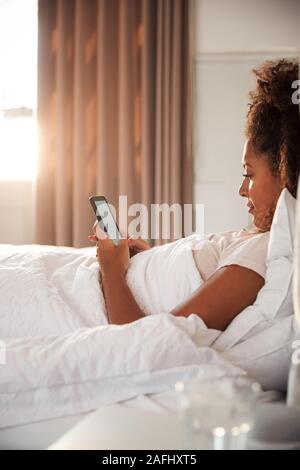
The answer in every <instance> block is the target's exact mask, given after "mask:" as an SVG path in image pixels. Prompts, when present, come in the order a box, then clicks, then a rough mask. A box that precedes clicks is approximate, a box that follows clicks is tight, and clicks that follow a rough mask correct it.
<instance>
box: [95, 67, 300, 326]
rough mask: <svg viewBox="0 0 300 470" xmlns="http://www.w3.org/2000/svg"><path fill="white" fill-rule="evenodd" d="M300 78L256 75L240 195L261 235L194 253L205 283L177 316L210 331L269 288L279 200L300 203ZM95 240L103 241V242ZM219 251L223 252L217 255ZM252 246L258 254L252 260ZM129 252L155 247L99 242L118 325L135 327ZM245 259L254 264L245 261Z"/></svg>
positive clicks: (288, 73) (219, 240)
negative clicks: (193, 318)
mask: <svg viewBox="0 0 300 470" xmlns="http://www.w3.org/2000/svg"><path fill="white" fill-rule="evenodd" d="M298 72H299V67H298V63H297V61H296V60H292V61H288V60H285V59H282V60H280V61H277V62H266V63H264V64H263V65H262V66H261V67H260V68H259V69H258V70H255V71H254V73H255V74H256V77H257V87H256V90H255V91H254V92H252V93H250V98H251V104H250V108H249V112H248V115H247V126H246V137H247V140H246V144H245V147H244V154H243V159H242V165H243V168H244V174H243V178H244V179H243V181H242V184H241V187H240V189H239V194H240V196H242V197H244V198H246V200H247V207H248V211H249V213H250V214H251V216H252V219H253V224H254V226H255V230H253V231H250V232H247V231H245V230H241V231H240V232H225V233H224V234H220V235H212V236H210V237H208V238H207V240H206V242H207V243H206V245H205V247H202V251H201V250H199V252H197V250H196V251H195V252H194V258H195V262H196V265H197V267H198V269H199V271H200V273H201V275H202V278H204V281H205V282H204V283H203V284H202V285H201V286H200V287H199V288H198V289H197V290H196V291H195V292H193V294H192V295H191V297H190V298H188V299H186V300H185V301H184V302H183V303H181V304H180V305H178V306H177V307H176V308H175V309H173V310H172V311H171V313H172V314H174V315H180V316H188V315H190V314H192V313H196V314H198V315H199V317H201V318H202V320H203V321H204V322H205V324H206V325H207V327H209V328H214V329H217V330H221V331H222V330H224V329H225V328H226V327H227V326H228V325H229V323H230V322H231V321H232V320H233V319H234V318H235V316H236V315H238V313H240V312H241V311H242V310H243V309H244V308H246V307H247V306H248V305H251V304H252V303H253V302H254V301H255V299H256V296H257V294H258V292H259V290H260V289H261V288H262V286H263V284H264V271H263V269H262V264H261V263H264V264H265V258H266V250H267V241H268V235H269V230H270V227H271V224H272V219H273V215H274V211H275V207H276V203H277V200H278V197H279V195H280V193H281V191H282V189H283V188H284V187H286V188H287V189H288V190H289V191H290V192H291V194H292V195H293V196H294V197H296V187H297V181H298V177H299V166H300V163H299V162H300V117H299V109H298V106H297V105H296V104H293V102H292V93H293V91H294V90H293V88H292V83H293V82H294V81H295V80H297V79H298ZM90 239H93V240H95V236H92V237H90ZM249 239H251V245H249ZM214 243H215V245H214ZM215 246H217V247H218V250H219V251H218V250H217V252H216V251H214V250H213V248H214V247H215ZM249 246H251V247H252V252H251V253H249V252H248V256H246V257H245V253H246V252H247V250H248V248H249ZM129 248H131V249H134V248H136V249H140V250H143V249H146V248H148V246H147V245H146V243H145V242H143V241H141V240H129V241H128V240H122V241H121V242H120V243H119V245H118V246H115V245H114V244H113V242H112V241H111V240H110V239H107V238H106V239H101V240H100V239H99V240H98V246H97V257H98V261H99V264H100V270H101V275H102V284H103V292H104V297H105V302H106V307H107V313H108V320H109V322H110V323H115V324H123V323H128V322H132V321H134V320H137V319H139V318H142V317H143V316H144V312H143V311H142V309H141V308H140V307H139V305H138V303H137V302H136V300H135V298H134V296H133V294H132V293H131V291H130V289H129V287H128V285H127V283H126V272H127V268H128V265H129ZM226 250H227V252H229V255H230V256H228V253H227V256H226V257H225V258H226V260H225V262H224V263H223V264H221V266H220V264H213V263H212V264H211V271H209V269H206V270H205V269H204V268H203V264H205V263H206V264H207V259H208V258H209V256H212V254H213V253H214V255H215V257H216V258H220V257H221V256H223V252H225V251H226ZM253 253H254V255H253ZM237 254H239V256H237ZM241 254H242V256H241ZM239 257H240V258H239ZM201 259H202V261H203V264H202V261H201ZM240 259H243V260H245V259H247V260H248V261H247V262H244V261H243V262H241V261H240ZM211 260H212V261H213V258H211ZM217 261H218V260H217ZM217 265H218V269H216V270H215V268H216V266H217ZM201 269H202V271H203V272H202V271H201ZM204 271H205V272H204ZM205 274H206V276H205ZM232 286H234V288H232Z"/></svg>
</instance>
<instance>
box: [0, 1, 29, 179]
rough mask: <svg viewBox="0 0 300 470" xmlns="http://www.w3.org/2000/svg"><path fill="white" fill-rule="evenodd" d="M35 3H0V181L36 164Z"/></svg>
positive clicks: (26, 173) (25, 176) (17, 176)
mask: <svg viewBox="0 0 300 470" xmlns="http://www.w3.org/2000/svg"><path fill="white" fill-rule="evenodd" d="M36 103H37V0H0V179H1V180H8V179H9V180H33V179H34V178H35V177H36V163H37V123H36Z"/></svg>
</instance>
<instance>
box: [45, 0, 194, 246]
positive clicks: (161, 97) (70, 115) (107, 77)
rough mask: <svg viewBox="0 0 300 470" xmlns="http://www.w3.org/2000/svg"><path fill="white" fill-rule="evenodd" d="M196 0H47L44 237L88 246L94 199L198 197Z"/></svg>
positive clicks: (162, 200) (182, 199) (186, 200)
mask: <svg viewBox="0 0 300 470" xmlns="http://www.w3.org/2000/svg"><path fill="white" fill-rule="evenodd" d="M189 3H190V2H189V0H88V1H87V0H39V52H38V123H39V166H38V177H37V183H36V243H41V244H54V245H70V246H76V247H80V246H86V245H88V241H87V235H88V234H89V233H90V228H91V226H92V224H93V221H94V216H93V213H92V211H91V208H90V206H89V203H88V197H89V196H90V195H93V194H101V195H105V196H106V197H107V199H108V200H109V202H110V203H112V204H114V205H115V206H116V207H118V198H119V195H126V196H127V197H128V205H130V204H132V203H144V204H147V205H148V207H150V204H151V203H168V204H171V203H174V202H177V203H180V204H183V203H190V202H192V162H191V145H190V143H191V138H190V132H189V130H190V127H191V126H190V100H189V93H190V80H189V78H190V40H189Z"/></svg>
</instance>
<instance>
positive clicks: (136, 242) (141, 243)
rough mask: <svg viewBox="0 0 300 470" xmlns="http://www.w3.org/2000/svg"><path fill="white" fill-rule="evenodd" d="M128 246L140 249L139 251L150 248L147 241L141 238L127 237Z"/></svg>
mask: <svg viewBox="0 0 300 470" xmlns="http://www.w3.org/2000/svg"><path fill="white" fill-rule="evenodd" d="M128 246H129V247H134V248H136V249H137V250H140V251H144V250H148V249H149V248H150V245H149V243H147V242H146V241H145V240H143V239H142V238H129V239H128Z"/></svg>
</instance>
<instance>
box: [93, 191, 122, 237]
mask: <svg viewBox="0 0 300 470" xmlns="http://www.w3.org/2000/svg"><path fill="white" fill-rule="evenodd" d="M90 202H91V204H92V206H93V209H94V211H95V214H96V218H97V220H98V223H99V226H100V228H101V230H103V231H104V232H106V233H107V235H108V236H109V238H111V239H112V241H113V242H114V243H115V244H117V243H118V242H119V240H120V239H121V238H122V235H121V233H120V231H119V229H118V226H117V223H116V221H115V219H114V217H113V214H112V212H111V210H110V207H109V204H108V203H107V201H106V199H105V198H104V197H102V196H95V197H91V198H90Z"/></svg>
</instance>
